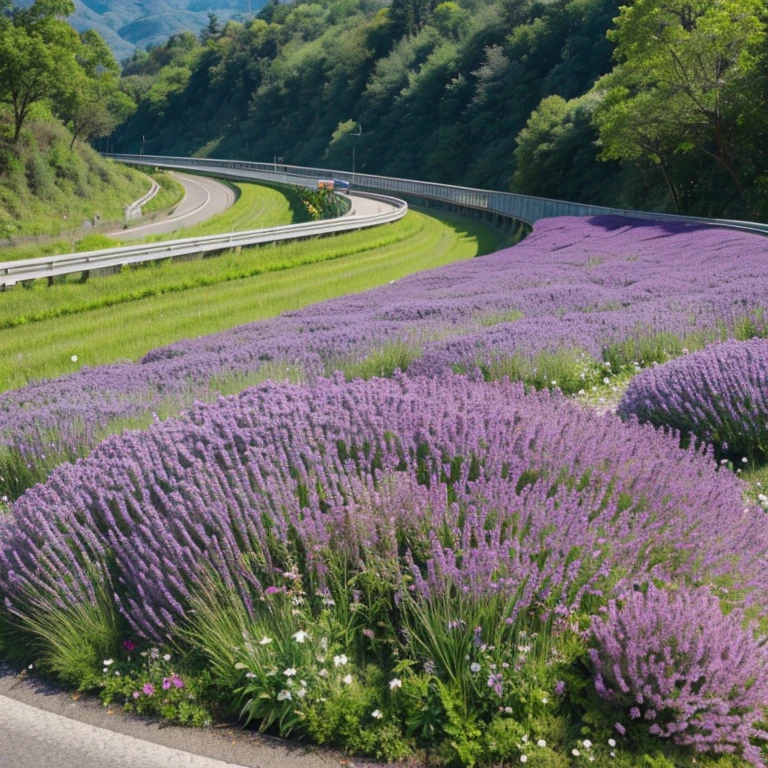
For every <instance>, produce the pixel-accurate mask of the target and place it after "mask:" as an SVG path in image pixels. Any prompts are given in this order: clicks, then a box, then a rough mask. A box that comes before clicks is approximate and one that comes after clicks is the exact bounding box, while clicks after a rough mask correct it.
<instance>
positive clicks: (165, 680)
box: [163, 677, 171, 691]
mask: <svg viewBox="0 0 768 768" xmlns="http://www.w3.org/2000/svg"><path fill="white" fill-rule="evenodd" d="M170 687H171V681H170V680H169V679H168V678H167V677H164V678H163V690H164V691H167V690H168V689H169V688H170Z"/></svg>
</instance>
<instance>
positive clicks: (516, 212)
mask: <svg viewBox="0 0 768 768" xmlns="http://www.w3.org/2000/svg"><path fill="white" fill-rule="evenodd" d="M105 157H111V158H112V159H113V160H117V161H119V162H122V163H130V164H132V165H151V166H156V167H165V168H183V169H185V170H190V171H202V172H207V173H215V174H216V175H217V176H227V177H229V178H238V179H260V180H266V181H274V182H277V183H283V184H301V185H303V186H314V183H315V181H316V180H317V179H321V178H335V179H343V180H344V181H348V182H350V184H351V185H352V187H353V189H358V190H370V191H372V192H384V193H389V194H400V195H406V196H411V197H418V198H421V199H425V200H436V201H439V202H443V203H449V204H452V205H456V206H459V207H464V208H472V209H475V210H480V211H487V212H489V213H494V214H497V215H499V216H502V217H505V218H510V219H516V220H518V221H523V222H526V223H528V224H534V223H535V222H537V221H538V220H539V219H548V218H552V217H555V216H590V217H591V216H606V215H613V216H627V217H630V218H636V219H651V220H654V221H676V222H688V223H690V224H707V225H714V226H718V227H727V228H729V229H738V230H744V231H749V232H755V233H758V234H763V235H768V224H761V223H756V222H751V221H734V220H730V219H707V218H696V217H692V216H677V215H674V214H668V213H652V212H648V211H633V210H627V209H624V208H607V207H603V206H599V205H584V204H582V203H569V202H566V201H563V200H549V199H547V198H543V197H531V196H529V195H518V194H515V193H513V192H494V191H491V190H487V189H473V188H471V187H456V186H451V185H448V184H437V183H434V182H429V181H415V180H413V179H397V178H393V177H390V176H372V175H370V174H363V173H349V172H348V171H334V170H329V169H327V168H305V167H303V166H297V165H284V164H281V163H253V162H246V161H244V160H217V159H210V158H190V157H162V156H156V155H121V154H109V155H105Z"/></svg>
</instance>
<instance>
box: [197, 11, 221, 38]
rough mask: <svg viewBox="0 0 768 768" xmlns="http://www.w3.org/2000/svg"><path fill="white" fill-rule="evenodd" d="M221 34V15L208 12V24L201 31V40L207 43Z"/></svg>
mask: <svg viewBox="0 0 768 768" xmlns="http://www.w3.org/2000/svg"><path fill="white" fill-rule="evenodd" d="M220 35H221V24H219V17H218V16H217V15H216V14H215V13H214V12H213V11H209V13H208V24H207V25H206V26H205V28H204V29H203V31H202V32H201V33H200V42H201V43H202V44H203V45H205V44H206V43H207V42H208V41H209V40H217V39H218V38H219V36H220Z"/></svg>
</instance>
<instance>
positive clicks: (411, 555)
mask: <svg viewBox="0 0 768 768" xmlns="http://www.w3.org/2000/svg"><path fill="white" fill-rule="evenodd" d="M742 506H743V505H742V500H741V486H740V484H739V481H738V480H736V479H735V478H734V477H733V476H731V475H724V474H719V473H717V472H715V471H714V468H713V466H712V463H711V460H710V459H709V458H708V457H707V456H703V455H697V454H692V453H684V452H681V451H680V450H679V449H678V448H677V447H676V442H675V440H674V439H673V438H670V437H667V436H664V435H661V434H659V433H656V432H654V430H653V429H652V428H651V427H640V426H636V425H635V426H632V425H630V426H622V425H621V422H620V421H618V420H616V419H613V418H600V417H597V416H594V415H593V414H591V413H590V412H587V411H585V410H583V409H581V408H579V407H576V406H574V405H572V404H571V403H569V402H567V401H566V400H565V399H563V398H562V397H557V396H549V395H547V394H540V395H528V396H526V395H525V394H524V392H523V389H522V387H521V386H520V385H514V384H509V383H498V384H492V385H488V384H483V383H472V382H470V381H468V380H466V379H464V378H461V377H446V378H444V379H439V380H437V379H435V380H429V379H418V378H414V379H408V378H403V377H400V378H397V379H395V380H377V379H374V380H371V381H370V382H362V381H358V382H355V383H346V382H344V381H343V379H335V380H323V381H320V382H319V383H318V384H317V385H316V386H312V387H306V386H293V385H265V386H263V387H260V388H258V389H254V390H250V391H248V392H246V393H244V394H243V395H242V396H240V397H235V398H229V399H225V400H222V401H221V402H220V403H219V404H216V405H213V406H200V407H198V408H196V409H195V410H194V411H193V412H192V413H190V415H189V416H188V417H186V418H184V419H181V420H177V421H169V422H164V423H161V424H157V425H155V426H154V427H152V428H151V429H149V430H148V431H147V432H143V433H139V432H134V433H126V434H125V435H123V436H121V437H114V438H110V439H108V440H107V441H105V442H104V443H103V444H102V445H101V446H100V447H99V448H98V449H97V450H96V451H94V453H93V455H92V456H91V457H89V458H88V459H86V460H83V461H80V462H78V463H77V464H75V465H65V466H62V467H61V468H59V469H58V470H57V471H56V472H54V474H53V475H52V477H51V479H50V481H49V482H48V483H46V484H45V485H42V486H38V487H36V488H34V489H32V490H30V491H29V492H27V493H26V494H25V495H24V496H23V497H22V498H21V499H19V500H18V501H17V502H16V503H15V504H14V505H13V506H12V514H11V516H9V517H7V518H5V519H2V520H0V590H1V591H2V594H3V595H4V596H5V599H6V601H7V605H8V607H9V610H11V611H13V612H18V613H21V614H29V613H34V612H35V611H38V610H41V609H45V608H46V607H54V606H60V605H78V604H80V603H82V602H92V601H93V600H94V599H95V598H94V595H95V593H96V592H97V589H98V586H99V585H100V584H102V583H104V582H108V583H109V584H111V589H112V590H113V591H114V593H115V594H116V596H117V598H118V600H119V606H120V611H121V612H122V614H123V615H124V616H125V618H126V619H127V620H128V621H129V623H130V625H131V626H132V627H133V628H134V629H135V631H136V632H138V633H140V634H142V635H143V636H145V637H148V638H152V639H156V640H161V639H163V638H167V637H168V636H170V635H172V634H173V632H174V630H175V627H176V626H177V625H178V623H179V622H182V621H183V620H184V618H185V615H186V611H187V610H188V606H189V603H190V600H191V599H192V597H193V596H194V594H195V593H196V592H198V591H200V590H202V589H204V588H205V586H206V580H207V578H208V576H209V575H210V572H213V573H215V574H216V576H217V578H218V579H219V580H220V581H221V582H222V583H223V584H224V585H226V586H227V587H228V588H229V589H232V590H235V591H236V592H237V593H238V594H239V595H240V599H241V600H242V603H243V605H244V606H245V608H246V610H248V611H250V612H252V611H253V606H254V604H256V603H258V601H260V600H262V599H263V597H264V594H265V590H266V589H267V587H270V586H273V585H275V584H276V583H277V584H278V585H279V583H280V582H279V580H277V581H276V577H275V573H279V572H282V571H288V570H291V569H292V568H294V567H296V564H298V565H299V567H300V568H301V569H302V572H303V574H304V579H305V584H306V585H308V591H309V592H310V593H311V594H318V595H319V594H321V593H323V592H324V591H325V590H328V589H330V588H333V587H334V581H333V579H331V578H330V576H331V573H332V571H333V569H334V568H336V567H337V566H338V567H339V568H341V569H342V570H345V571H350V570H351V571H353V572H359V571H362V570H366V569H371V568H372V569H374V570H378V571H380V572H381V573H382V575H383V574H384V573H390V574H392V573H393V571H392V567H393V565H394V566H395V569H394V575H392V576H391V577H390V581H391V589H392V591H393V592H397V591H398V590H401V589H403V588H405V587H406V585H408V584H410V585H411V588H412V589H413V590H415V592H414V594H417V595H420V596H421V597H422V598H423V599H429V598H430V597H431V596H439V595H443V594H450V593H451V591H458V592H460V593H467V594H471V595H474V596H476V597H477V598H478V599H480V598H482V596H483V595H495V594H498V593H500V592H501V593H502V594H504V595H509V596H513V597H514V600H513V601H512V602H511V604H510V606H509V611H510V613H509V614H508V615H509V617H511V620H514V617H515V616H516V615H517V614H518V613H519V612H520V611H525V610H529V609H533V610H536V611H537V612H538V613H539V614H544V615H545V614H547V612H549V611H557V612H565V613H566V614H567V613H570V612H573V611H577V610H579V609H580V608H581V607H582V606H583V604H584V600H585V599H586V598H587V597H589V596H593V597H594V598H596V599H597V600H598V601H600V600H601V599H606V598H607V597H608V596H609V595H610V594H611V592H612V590H613V589H614V588H615V587H616V585H618V584H623V583H626V582H627V581H628V580H632V579H639V580H641V581H642V580H645V579H647V578H648V577H650V576H652V575H653V576H658V577H665V578H677V579H681V578H694V579H698V580H700V579H704V580H706V579H715V578H720V579H722V578H727V579H728V580H729V582H730V583H732V585H733V586H734V587H736V586H739V587H743V588H744V589H748V590H750V591H751V592H752V593H753V599H754V600H757V601H758V602H760V601H762V599H763V598H762V594H761V590H764V589H765V587H766V586H768V584H766V580H767V579H768V576H766V574H768V570H766V569H765V567H764V561H765V554H764V553H765V552H766V551H768V531H766V529H765V526H764V525H763V520H762V517H761V516H760V514H759V513H758V512H757V511H756V510H752V509H751V508H748V509H746V510H744V512H743V514H742V513H741V512H740V513H739V515H738V516H736V515H734V510H742ZM736 520H738V524H735V521H736ZM745 542H748V543H747V544H745ZM203 563H205V564H208V566H209V569H206V568H205V567H203V566H202V564H203ZM383 564H388V565H387V566H386V568H385V567H384V565H383Z"/></svg>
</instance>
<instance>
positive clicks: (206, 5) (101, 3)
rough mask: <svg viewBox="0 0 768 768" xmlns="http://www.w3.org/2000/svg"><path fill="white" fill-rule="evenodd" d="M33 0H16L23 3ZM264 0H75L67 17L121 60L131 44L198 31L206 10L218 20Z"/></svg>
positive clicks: (250, 10) (241, 14)
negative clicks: (92, 32)
mask: <svg viewBox="0 0 768 768" xmlns="http://www.w3.org/2000/svg"><path fill="white" fill-rule="evenodd" d="M33 1H34V0H16V2H14V5H17V6H19V7H22V8H23V7H26V6H29V5H32V3H33ZM265 2H266V0H75V6H76V7H77V10H76V11H75V14H74V16H72V18H71V19H70V21H71V22H72V25H73V26H74V27H75V28H76V29H78V30H84V29H95V30H96V31H97V32H99V34H101V35H102V36H103V37H104V39H105V40H106V41H107V43H109V46H110V47H111V48H112V51H113V52H114V54H115V57H116V58H117V59H118V60H119V61H121V60H122V59H125V58H126V57H128V56H130V55H131V54H132V53H133V51H134V49H135V48H146V47H147V46H148V45H160V44H162V43H165V42H166V40H167V39H168V38H169V37H170V36H171V35H172V34H174V33H175V32H180V31H182V30H191V31H193V32H199V31H200V30H201V29H202V28H203V27H204V26H205V25H206V24H207V23H208V12H209V11H214V12H215V13H216V15H217V16H218V17H219V20H220V21H222V22H224V21H226V20H228V19H231V18H237V17H244V18H245V17H247V16H248V14H249V13H257V12H258V11H259V9H260V8H261V7H262V6H263V5H264V4H265Z"/></svg>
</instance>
